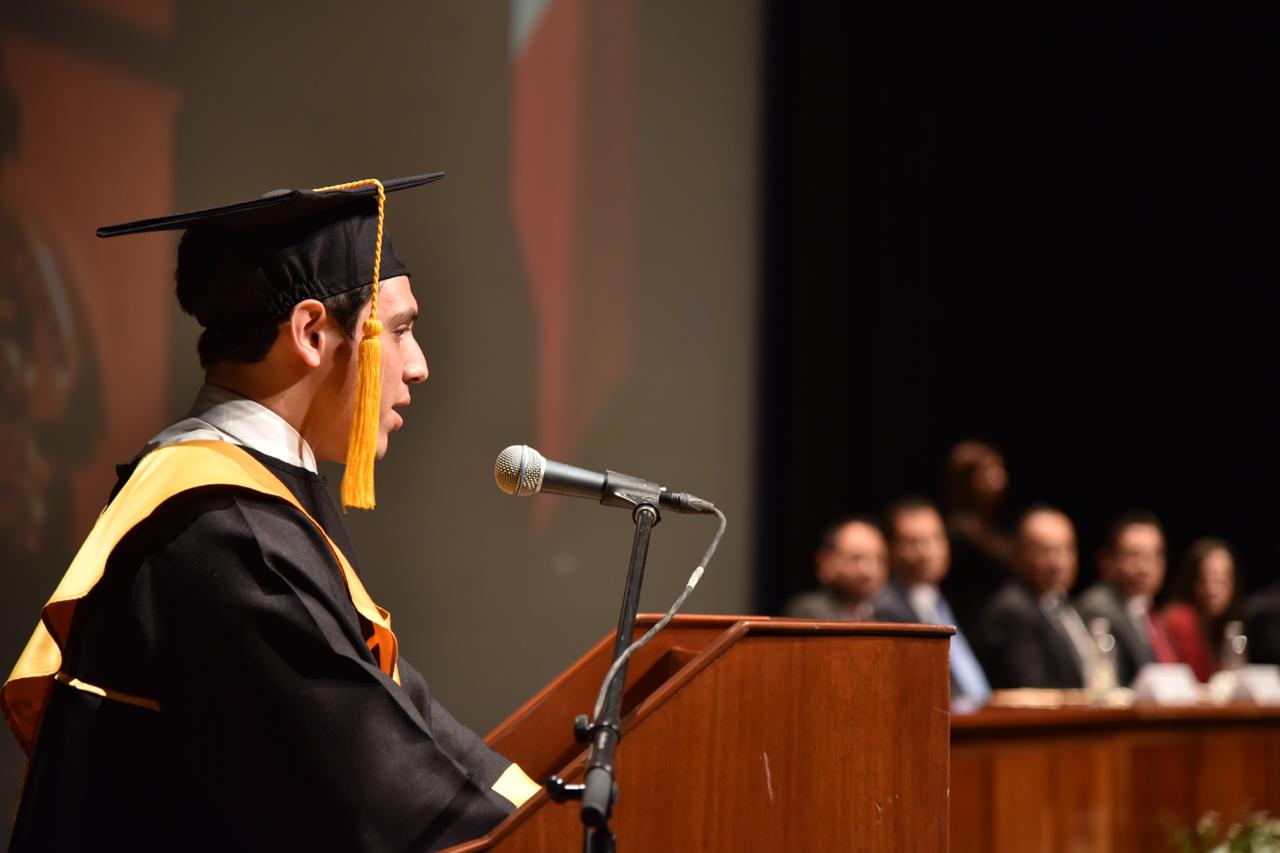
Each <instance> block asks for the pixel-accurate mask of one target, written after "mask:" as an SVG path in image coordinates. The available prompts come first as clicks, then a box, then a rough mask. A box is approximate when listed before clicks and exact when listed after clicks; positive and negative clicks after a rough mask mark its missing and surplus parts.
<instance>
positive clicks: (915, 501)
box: [884, 495, 941, 538]
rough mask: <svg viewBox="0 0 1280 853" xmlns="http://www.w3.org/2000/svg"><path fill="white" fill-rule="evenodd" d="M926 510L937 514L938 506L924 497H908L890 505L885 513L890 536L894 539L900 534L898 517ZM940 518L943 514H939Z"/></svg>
mask: <svg viewBox="0 0 1280 853" xmlns="http://www.w3.org/2000/svg"><path fill="white" fill-rule="evenodd" d="M926 509H929V510H933V511H934V512H935V513H936V512H938V505H937V504H935V503H934V502H933V501H931V500H929V499H928V498H926V497H924V496H923V495H908V496H906V497H904V498H898V499H897V500H896V501H894V502H893V503H891V504H889V506H888V507H887V508H886V509H885V511H884V520H885V527H886V529H887V530H888V533H889V536H890V537H891V538H892V537H894V536H897V534H898V516H900V515H905V514H906V513H908V512H919V511H920V510H926ZM939 517H941V513H939Z"/></svg>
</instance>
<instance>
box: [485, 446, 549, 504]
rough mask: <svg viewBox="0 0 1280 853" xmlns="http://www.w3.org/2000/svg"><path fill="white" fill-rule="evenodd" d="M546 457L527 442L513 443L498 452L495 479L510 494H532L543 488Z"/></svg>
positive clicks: (494, 471)
mask: <svg viewBox="0 0 1280 853" xmlns="http://www.w3.org/2000/svg"><path fill="white" fill-rule="evenodd" d="M546 461H547V460H546V459H544V458H543V457H542V454H541V453H539V452H538V451H536V450H534V449H533V448H532V447H530V446H529V445H527V444H513V445H511V446H510V447H508V448H507V449H506V450H504V451H502V452H501V453H499V454H498V459H497V461H495V462H494V463H493V479H494V480H496V481H497V483H498V488H499V489H502V491H504V492H506V493H507V494H509V495H515V496H516V497H520V496H521V495H531V494H533V493H534V492H536V491H538V490H539V489H541V488H542V472H543V469H544V467H545V463H546Z"/></svg>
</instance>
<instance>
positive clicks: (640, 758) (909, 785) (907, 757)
mask: <svg viewBox="0 0 1280 853" xmlns="http://www.w3.org/2000/svg"><path fill="white" fill-rule="evenodd" d="M656 619H657V617H656V616H641V617H640V618H639V620H638V624H637V628H636V636H637V637H638V636H639V635H640V634H641V633H643V632H644V631H645V630H647V629H648V628H649V627H650V626H652V625H653V623H654V621H655V620H656ZM950 634H951V630H950V629H949V628H939V627H934V626H923V625H886V624H872V623H866V624H862V623H844V622H809V621H800V620H789V619H769V618H764V617H731V616H719V617H717V616H683V617H677V618H676V619H675V620H674V621H673V622H672V623H671V624H670V625H668V626H667V628H666V629H665V630H664V631H662V632H661V633H660V634H658V635H657V637H656V638H654V640H653V641H652V642H651V643H650V644H649V645H647V646H645V647H644V648H642V649H641V650H640V651H639V652H637V653H636V654H635V655H634V656H633V657H632V659H631V662H630V665H629V667H628V672H627V682H626V685H627V686H626V690H625V693H624V695H623V704H622V721H623V739H622V741H621V743H620V745H619V747H618V753H617V772H618V776H617V780H618V784H619V787H620V790H621V794H620V797H619V800H618V803H617V805H616V807H615V809H614V814H613V818H612V820H611V826H612V827H613V830H614V832H615V833H616V835H617V837H618V848H619V850H623V851H659V850H661V851H667V850H671V851H735V853H737V851H742V850H815V851H816V850H840V851H846V850H867V851H882V850H917V851H945V850H946V849H947V772H948V749H949V747H948V743H949V740H948V737H949V730H950V721H951V718H950V713H949V710H948V695H949V691H948V675H947V650H948V646H947V638H948V637H949V636H950ZM611 650H612V635H610V636H609V637H606V638H605V639H603V640H601V641H600V643H598V644H597V645H596V646H595V647H594V648H593V649H591V650H590V651H589V652H587V654H586V655H584V656H583V657H582V658H581V659H579V660H578V661H577V662H576V663H575V664H573V666H571V667H570V668H569V669H568V670H566V671H565V672H564V673H563V674H562V675H561V676H560V677H559V678H557V679H556V680H555V681H553V682H552V683H551V684H549V685H548V686H547V687H546V688H544V689H543V690H542V691H541V692H540V693H538V694H537V695H536V696H534V697H533V698H532V699H530V700H529V701H528V702H526V703H525V704H524V705H523V706H522V707H521V708H520V709H519V710H518V711H516V712H515V713H514V714H512V715H511V717H509V718H508V719H507V720H506V721H505V722H503V723H502V724H501V725H499V726H498V727H497V728H496V729H495V730H494V731H493V732H492V733H491V734H490V735H489V737H488V738H487V741H488V743H489V745H490V746H491V747H493V748H494V749H495V750H496V751H498V752H499V753H501V754H503V755H505V756H507V757H508V758H510V759H511V760H513V761H515V762H517V763H519V764H520V766H521V767H523V768H524V769H525V770H526V771H527V772H528V773H529V775H530V776H532V777H533V778H534V779H535V780H537V781H544V780H545V779H546V778H547V777H548V776H550V775H551V774H552V773H560V775H562V776H563V777H564V778H565V779H566V780H567V781H570V782H580V781H581V777H582V770H583V766H584V764H585V758H586V751H585V748H584V746H583V745H582V744H579V743H577V742H576V741H575V740H574V737H573V718H574V717H575V716H576V715H578V714H589V713H590V712H591V708H592V706H593V705H594V704H595V697H596V692H597V691H598V690H599V687H600V681H601V679H602V678H603V677H604V673H605V670H606V669H607V668H608V665H609V662H610V661H609V656H610V653H611ZM581 846H582V827H581V824H580V822H579V819H578V804H577V803H573V802H571V803H563V804H558V803H554V802H552V801H551V800H550V799H549V798H548V797H547V794H546V792H545V791H543V792H541V793H539V794H537V795H536V796H534V797H533V798H532V799H530V800H529V801H528V802H526V803H525V804H524V806H523V807H521V808H520V810H519V811H517V812H516V813H515V814H513V815H512V816H511V817H509V818H508V819H507V820H505V821H504V822H503V823H501V824H499V825H498V826H497V827H496V828H494V830H493V831H492V832H491V833H489V835H487V836H485V837H484V838H481V839H478V840H476V841H472V842H468V843H467V844H463V845H459V846H456V847H452V848H450V851H451V853H463V851H467V853H472V851H481V850H498V851H504V853H505V852H506V851H523V850H529V851H534V850H537V851H545V850H580V849H581Z"/></svg>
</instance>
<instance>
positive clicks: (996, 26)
mask: <svg viewBox="0 0 1280 853" xmlns="http://www.w3.org/2000/svg"><path fill="white" fill-rule="evenodd" d="M1262 8H1263V7H1262V5H1261V4H1258V5H1253V6H1249V7H1247V8H1246V7H1243V6H1236V5H1231V6H1223V5H1210V6H1204V5H1193V4H1178V3H1175V4H1165V3H1138V4H1085V5H1080V4H1067V3H1049V4H1039V3H1031V4H1025V3H1023V4H1006V3H964V4H944V3H937V4H934V3H921V2H910V0H908V2H901V0H884V1H883V2H877V0H870V1H869V2H867V1H866V0H864V2H858V3H847V4H822V5H818V4H794V3H786V2H775V3H773V4H772V5H771V7H770V11H769V15H768V19H767V25H766V32H767V33H768V51H767V54H768V61H769V66H770V74H769V81H770V87H769V92H768V99H767V104H768V107H767V112H768V117H769V128H768V151H769V154H768V170H767V189H766V196H765V204H764V209H765V211H766V217H767V246H768V258H767V264H766V269H767V275H766V278H765V282H766V285H765V294H764V310H763V312H762V317H763V325H762V339H763V347H764V356H763V359H762V365H763V394H762V398H761V399H762V409H761V428H762V436H763V437H762V442H761V444H762V455H761V459H760V470H761V475H762V479H763V483H764V488H762V490H761V495H762V501H761V503H760V520H761V527H760V530H761V533H760V543H761V546H760V558H761V561H760V565H761V567H762V572H761V576H760V577H761V585H760V598H759V601H760V605H761V607H762V608H763V609H766V610H767V609H772V608H774V607H777V606H779V605H780V604H781V602H782V601H783V600H784V599H785V597H786V596H787V595H788V594H790V593H791V592H793V591H795V590H796V589H798V588H802V587H804V586H807V585H809V584H810V583H811V582H812V576H811V574H810V568H809V560H810V555H811V553H812V549H813V545H814V541H815V537H816V535H817V532H818V530H819V528H820V527H821V526H822V525H823V524H825V523H826V522H827V521H829V520H830V519H831V518H832V516H833V515H835V514H836V513H838V512H840V511H843V510H878V509H881V508H882V507H883V506H884V504H885V503H886V502H887V501H888V500H889V499H891V498H893V497H895V496H898V495H900V494H902V493H904V492H924V493H927V494H931V495H934V496H935V497H936V496H938V493H939V489H940V485H941V484H940V480H941V471H942V465H943V460H944V458H945V453H946V450H947V448H948V446H949V445H950V444H951V443H952V442H954V441H956V440H957V439H962V438H966V437H981V438H986V439H989V440H992V441H994V442H995V443H997V444H998V445H999V446H1000V447H1002V448H1003V449H1004V451H1005V453H1006V456H1007V458H1008V460H1009V467H1010V475H1011V481H1012V486H1013V492H1014V495H1013V503H1012V506H1013V507H1016V506H1019V505H1022V504H1025V503H1026V502H1028V501H1051V502H1053V503H1056V504H1059V505H1061V506H1062V507H1063V508H1064V509H1065V510H1066V511H1067V512H1068V513H1069V514H1070V515H1072V516H1073V517H1074V518H1075V519H1077V522H1078V525H1079V527H1080V531H1081V546H1082V552H1081V553H1082V560H1081V562H1082V565H1081V574H1082V578H1081V580H1082V582H1085V581H1087V580H1088V579H1089V576H1090V575H1091V574H1092V573H1093V571H1094V568H1093V565H1092V559H1091V555H1092V552H1093V549H1094V546H1095V545H1096V543H1097V540H1098V537H1099V536H1100V534H1101V528H1102V526H1103V524H1104V522H1105V519H1106V518H1107V517H1108V516H1110V515H1111V514H1112V513H1115V512H1117V511H1122V510H1124V509H1127V508H1130V507H1146V508H1149V509H1151V510H1154V511H1155V512H1156V513H1158V514H1159V515H1160V517H1161V518H1162V519H1163V520H1164V521H1165V523H1166V525H1167V528H1168V533H1169V538H1170V540H1171V542H1170V544H1171V554H1170V556H1171V557H1175V556H1176V555H1177V553H1178V552H1179V551H1180V549H1181V548H1182V547H1183V546H1184V545H1186V544H1187V543H1188V542H1189V541H1190V540H1191V539H1192V538H1194V537H1196V536H1200V535H1204V534H1216V535H1220V536H1223V537H1225V538H1227V539H1228V540H1229V541H1231V542H1233V543H1235V544H1236V545H1237V546H1238V547H1239V549H1240V554H1241V562H1242V566H1243V569H1244V571H1245V572H1246V573H1247V576H1248V581H1249V583H1250V584H1251V585H1252V586H1255V587H1256V586H1257V585H1259V584H1260V583H1262V582H1264V581H1265V580H1267V579H1269V578H1272V577H1274V576H1275V571H1276V564H1277V550H1276V548H1277V531H1276V525H1275V522H1274V507H1275V500H1274V497H1273V496H1274V494H1275V484H1274V481H1275V477H1276V473H1277V470H1278V468H1277V445H1278V441H1277V438H1278V437H1280V418H1278V417H1277V415H1276V405H1275V402H1274V397H1275V388H1276V384H1277V383H1276V373H1277V364H1276V347H1275V334H1274V332H1273V329H1274V327H1275V323H1276V317H1277V308H1280V293H1278V291H1277V282H1278V281H1280V277H1277V270H1276V262H1275V251H1276V249H1275V233H1276V225H1277V217H1276V215H1275V210H1276V189H1277V181H1276V165H1275V164H1276V158H1277V153H1276V152H1277V150H1280V147H1278V146H1277V142H1278V141H1280V140H1278V139H1277V134H1276V132H1275V125H1276V119H1275V109H1274V100H1275V86H1274V81H1275V80H1276V79H1280V74H1278V73H1277V72H1278V71H1280V69H1278V68H1277V62H1276V51H1275V44H1276V37H1277V34H1278V32H1280V28H1278V27H1277V17H1276V13H1275V11H1274V8H1275V7H1274V6H1270V7H1268V11H1265V12H1264V11H1259V10H1261V9H1262Z"/></svg>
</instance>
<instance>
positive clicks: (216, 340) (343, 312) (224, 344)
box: [174, 228, 373, 367]
mask: <svg viewBox="0 0 1280 853" xmlns="http://www.w3.org/2000/svg"><path fill="white" fill-rule="evenodd" d="M226 241H227V237H226V235H225V233H224V232H222V231H220V230H218V229H208V228H200V229H192V230H191V231H188V232H187V233H186V234H184V235H183V237H182V242H181V243H180V244H179V245H178V268H177V270H176V271H175V272H174V281H175V283H176V285H177V287H176V289H177V292H178V303H179V304H180V305H181V306H182V310H183V311H185V312H186V313H188V314H190V315H191V316H193V317H195V318H196V319H197V320H198V321H199V322H200V325H202V326H204V332H202V333H201V335H200V342H199V343H198V344H197V345H196V348H197V351H198V352H199V354H200V366H201V367H208V366H209V365H211V364H218V363H220V362H233V363H241V364H253V363H255V362H259V361H262V360H263V359H264V358H266V357H267V353H268V352H269V351H270V350H271V347H272V345H273V344H274V343H275V342H276V337H277V336H278V335H279V334H280V324H281V323H283V322H284V321H285V320H287V319H288V317H289V314H290V313H291V312H292V310H293V307H292V306H289V307H287V308H284V309H280V310H278V311H272V310H271V309H269V308H267V307H265V306H264V305H263V304H262V300H260V299H256V298H255V294H254V293H253V292H252V290H251V289H250V288H244V289H242V290H237V289H236V288H234V287H226V286H225V285H223V286H214V285H213V284H212V283H211V276H212V274H213V271H214V270H215V268H216V265H217V263H218V261H219V259H220V258H221V256H222V254H223V251H224V249H225V247H226ZM372 295H373V285H372V284H366V285H364V286H362V287H357V288H355V289H354V290H348V291H346V292H344V293H338V294H335V295H334V296H330V297H328V298H327V299H322V300H320V304H321V305H323V306H324V308H325V311H327V312H328V313H329V314H330V316H332V317H333V318H334V319H335V320H337V321H338V324H339V325H341V326H342V328H343V330H344V331H345V332H346V333H347V336H348V337H352V338H354V337H355V333H356V321H357V320H358V319H359V317H360V310H361V309H362V308H364V305H365V303H366V302H368V301H369V298H370V297H371V296H372ZM299 301H301V300H299ZM295 304H296V303H295Z"/></svg>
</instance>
